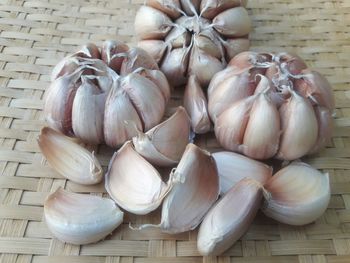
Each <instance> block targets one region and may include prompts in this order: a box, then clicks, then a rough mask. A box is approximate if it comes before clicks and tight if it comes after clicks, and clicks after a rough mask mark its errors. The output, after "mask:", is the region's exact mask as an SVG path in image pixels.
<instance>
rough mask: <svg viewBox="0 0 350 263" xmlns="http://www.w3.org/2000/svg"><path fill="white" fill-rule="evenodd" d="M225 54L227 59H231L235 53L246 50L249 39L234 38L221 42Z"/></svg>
mask: <svg viewBox="0 0 350 263" xmlns="http://www.w3.org/2000/svg"><path fill="white" fill-rule="evenodd" d="M223 45H224V47H225V50H226V54H227V56H228V57H227V59H228V60H231V59H232V58H234V57H235V56H236V55H237V54H239V53H241V52H243V51H245V50H248V49H249V47H250V41H249V39H247V38H234V39H227V40H226V41H225V42H224V43H223Z"/></svg>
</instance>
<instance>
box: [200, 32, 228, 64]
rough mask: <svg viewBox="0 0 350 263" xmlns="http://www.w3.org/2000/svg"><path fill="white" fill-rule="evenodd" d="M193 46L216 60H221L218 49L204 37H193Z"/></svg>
mask: <svg viewBox="0 0 350 263" xmlns="http://www.w3.org/2000/svg"><path fill="white" fill-rule="evenodd" d="M194 45H195V46H196V47H197V48H198V49H199V50H201V51H203V52H204V53H206V54H208V55H210V56H212V57H214V58H217V59H221V57H222V56H221V52H220V48H218V46H217V45H216V44H215V43H214V42H213V41H212V40H211V39H210V38H209V37H206V36H204V35H195V36H194Z"/></svg>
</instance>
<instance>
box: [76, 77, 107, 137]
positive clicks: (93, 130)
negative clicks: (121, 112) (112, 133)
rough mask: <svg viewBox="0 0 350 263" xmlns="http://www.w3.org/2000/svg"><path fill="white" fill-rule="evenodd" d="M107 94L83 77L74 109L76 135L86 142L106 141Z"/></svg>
mask: <svg viewBox="0 0 350 263" xmlns="http://www.w3.org/2000/svg"><path fill="white" fill-rule="evenodd" d="M105 101H106V94H105V93H102V91H101V90H100V89H99V88H98V87H97V86H96V85H95V84H94V83H93V82H92V81H91V80H89V79H87V78H85V77H82V84H81V86H80V87H79V88H78V90H77V92H76V95H75V98H74V102H73V108H72V126H73V131H74V135H75V136H76V137H78V138H80V139H82V140H83V141H85V142H88V143H91V144H100V143H102V142H103V141H104V135H103V119H104V108H105Z"/></svg>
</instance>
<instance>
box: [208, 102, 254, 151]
mask: <svg viewBox="0 0 350 263" xmlns="http://www.w3.org/2000/svg"><path fill="white" fill-rule="evenodd" d="M255 98H256V96H251V97H248V98H246V99H243V100H240V101H238V102H236V103H234V104H233V105H232V106H231V107H229V108H228V109H227V110H225V111H224V112H223V113H221V114H220V116H219V117H218V118H217V120H216V122H215V127H214V128H215V135H216V138H217V140H218V142H219V143H220V144H221V146H222V147H224V148H225V149H228V150H230V151H239V150H240V147H239V146H240V145H241V144H242V143H243V138H244V132H245V129H246V126H247V124H248V120H249V112H250V110H251V108H252V106H253V103H254V100H255Z"/></svg>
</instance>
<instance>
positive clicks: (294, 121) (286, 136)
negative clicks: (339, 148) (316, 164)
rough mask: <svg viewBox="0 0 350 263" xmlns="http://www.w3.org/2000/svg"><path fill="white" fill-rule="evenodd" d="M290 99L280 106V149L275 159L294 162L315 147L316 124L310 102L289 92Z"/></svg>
mask: <svg viewBox="0 0 350 263" xmlns="http://www.w3.org/2000/svg"><path fill="white" fill-rule="evenodd" d="M291 93H292V94H291V95H292V96H291V97H290V99H289V100H288V101H287V102H286V103H285V104H283V105H282V106H281V108H280V110H279V111H280V116H281V130H282V135H281V139H280V149H279V151H278V153H277V158H280V159H283V160H295V159H298V158H300V157H302V156H304V155H305V154H307V153H308V152H309V151H310V150H311V148H312V147H313V146H314V145H315V143H316V140H317V135H318V124H317V119H316V116H315V113H314V110H313V108H312V106H311V104H310V102H309V101H308V100H307V99H305V98H303V97H302V96H300V95H298V94H297V93H296V92H294V91H292V92H291Z"/></svg>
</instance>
